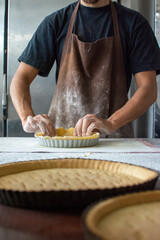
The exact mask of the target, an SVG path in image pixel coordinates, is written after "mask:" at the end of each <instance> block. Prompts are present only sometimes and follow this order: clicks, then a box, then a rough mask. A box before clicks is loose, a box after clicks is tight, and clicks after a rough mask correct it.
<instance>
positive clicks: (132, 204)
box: [82, 190, 160, 240]
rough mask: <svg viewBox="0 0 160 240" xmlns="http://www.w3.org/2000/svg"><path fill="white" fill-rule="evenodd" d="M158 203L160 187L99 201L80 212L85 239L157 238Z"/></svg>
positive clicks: (159, 233)
mask: <svg viewBox="0 0 160 240" xmlns="http://www.w3.org/2000/svg"><path fill="white" fill-rule="evenodd" d="M159 206H160V190H156V191H146V192H140V193H131V194H126V195H123V196H118V197H114V198H110V199H107V200H103V201H99V202H98V203H96V204H93V205H92V206H89V207H88V208H86V209H85V210H84V212H83V214H82V224H83V230H84V235H85V239H86V240H111V239H112V240H118V239H119V240H121V239H123V240H125V239H130V240H137V239H143V240H148V239H154V240H159V236H160V227H159V212H160V208H159ZM158 211H159V212H158ZM126 213H127V215H126Z"/></svg>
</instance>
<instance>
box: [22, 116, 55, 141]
mask: <svg viewBox="0 0 160 240" xmlns="http://www.w3.org/2000/svg"><path fill="white" fill-rule="evenodd" d="M22 126H23V130H24V131H25V132H28V133H36V132H42V133H43V135H44V136H46V135H47V136H51V137H53V136H55V135H56V129H55V127H54V125H53V123H52V121H51V119H50V118H49V117H48V115H46V114H42V115H37V116H34V117H32V116H28V117H27V119H24V120H23V121H22Z"/></svg>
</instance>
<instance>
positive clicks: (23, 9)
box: [8, 0, 73, 136]
mask: <svg viewBox="0 0 160 240" xmlns="http://www.w3.org/2000/svg"><path fill="white" fill-rule="evenodd" d="M71 2H73V1H71V0H61V1H59V0H34V1H33V0H28V1H26V0H21V1H20V0H14V1H11V0H10V5H9V52H8V56H9V58H8V85H9V84H10V82H11V80H12V77H13V75H14V73H15V71H16V69H17V67H18V65H19V63H18V61H17V58H18V57H19V56H20V54H21V53H22V51H23V50H24V48H25V47H26V45H27V43H28V41H29V40H30V39H31V37H32V34H33V33H34V32H35V30H36V28H37V27H38V25H39V24H40V22H41V21H42V20H43V19H44V17H45V16H47V15H48V14H51V13H52V12H54V11H56V10H57V9H60V8H62V7H65V6H67V4H69V3H71ZM54 89H55V67H53V69H52V71H51V72H50V74H49V76H48V77H47V78H42V77H39V76H38V77H37V78H36V79H35V81H34V82H33V84H32V85H31V96H32V102H33V109H34V111H35V113H36V114H38V113H47V112H48V109H49V105H50V102H51V100H52V96H53V92H54ZM8 112H9V115H8V117H9V119H8V136H30V134H25V133H24V132H23V130H22V127H21V124H20V120H19V117H18V115H17V113H16V111H15V109H14V107H13V105H12V102H11V99H10V98H9V108H8Z"/></svg>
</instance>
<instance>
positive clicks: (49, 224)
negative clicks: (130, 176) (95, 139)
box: [0, 138, 160, 240]
mask: <svg viewBox="0 0 160 240" xmlns="http://www.w3.org/2000/svg"><path fill="white" fill-rule="evenodd" d="M53 158H84V159H85V158H86V159H102V160H112V161H119V162H126V163H131V164H135V165H140V166H144V167H148V168H151V169H154V170H156V171H159V172H160V139H101V140H100V141H99V144H98V145H97V146H95V147H89V148H77V149H74V148H64V149H60V148H47V147H43V146H40V145H38V143H37V140H36V139H35V138H0V164H3V163H9V162H17V161H28V160H37V159H53ZM156 188H157V189H160V181H158V183H157V185H156ZM81 214H82V211H52V212H42V211H34V210H25V209H19V208H12V207H7V206H3V205H0V240H51V239H55V240H66V239H69V240H82V239H83V231H82V225H81Z"/></svg>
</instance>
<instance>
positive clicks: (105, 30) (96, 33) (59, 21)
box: [48, 3, 142, 89]
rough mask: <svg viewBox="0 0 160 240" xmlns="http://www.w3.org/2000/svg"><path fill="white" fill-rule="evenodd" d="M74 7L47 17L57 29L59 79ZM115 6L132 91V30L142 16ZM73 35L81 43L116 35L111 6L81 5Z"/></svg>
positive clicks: (127, 77) (71, 6)
mask: <svg viewBox="0 0 160 240" xmlns="http://www.w3.org/2000/svg"><path fill="white" fill-rule="evenodd" d="M75 5H76V3H73V4H70V5H69V6H68V7H66V8H63V9H61V10H59V11H57V12H56V13H54V14H53V15H52V14H51V15H50V16H48V18H49V20H50V21H52V20H54V23H55V24H54V28H55V32H56V36H57V38H56V50H57V51H56V63H57V72H56V78H58V72H59V66H60V60H61V54H62V49H63V44H64V40H65V38H66V34H67V29H68V25H69V21H70V17H71V15H72V12H73V10H74V8H75ZM114 5H115V8H116V12H117V16H118V21H119V28H120V35H121V42H122V48H123V54H124V63H125V71H126V79H127V87H128V89H129V86H130V81H131V75H132V73H131V70H130V65H129V61H128V56H129V52H130V47H131V41H132V29H133V28H134V22H135V20H136V18H137V17H139V15H138V14H137V15H136V14H135V12H134V11H132V10H129V9H127V8H125V7H123V6H120V5H119V4H117V3H114ZM124 13H125V14H124ZM141 21H142V20H141ZM73 33H75V34H76V35H77V36H78V38H79V40H80V41H82V42H95V41H96V40H99V39H102V38H105V37H111V36H113V35H114V30H113V22H112V17H111V10H110V6H109V5H108V6H105V7H100V8H89V7H85V6H83V5H81V4H80V7H79V9H78V13H77V17H76V21H75V24H74V29H73Z"/></svg>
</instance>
